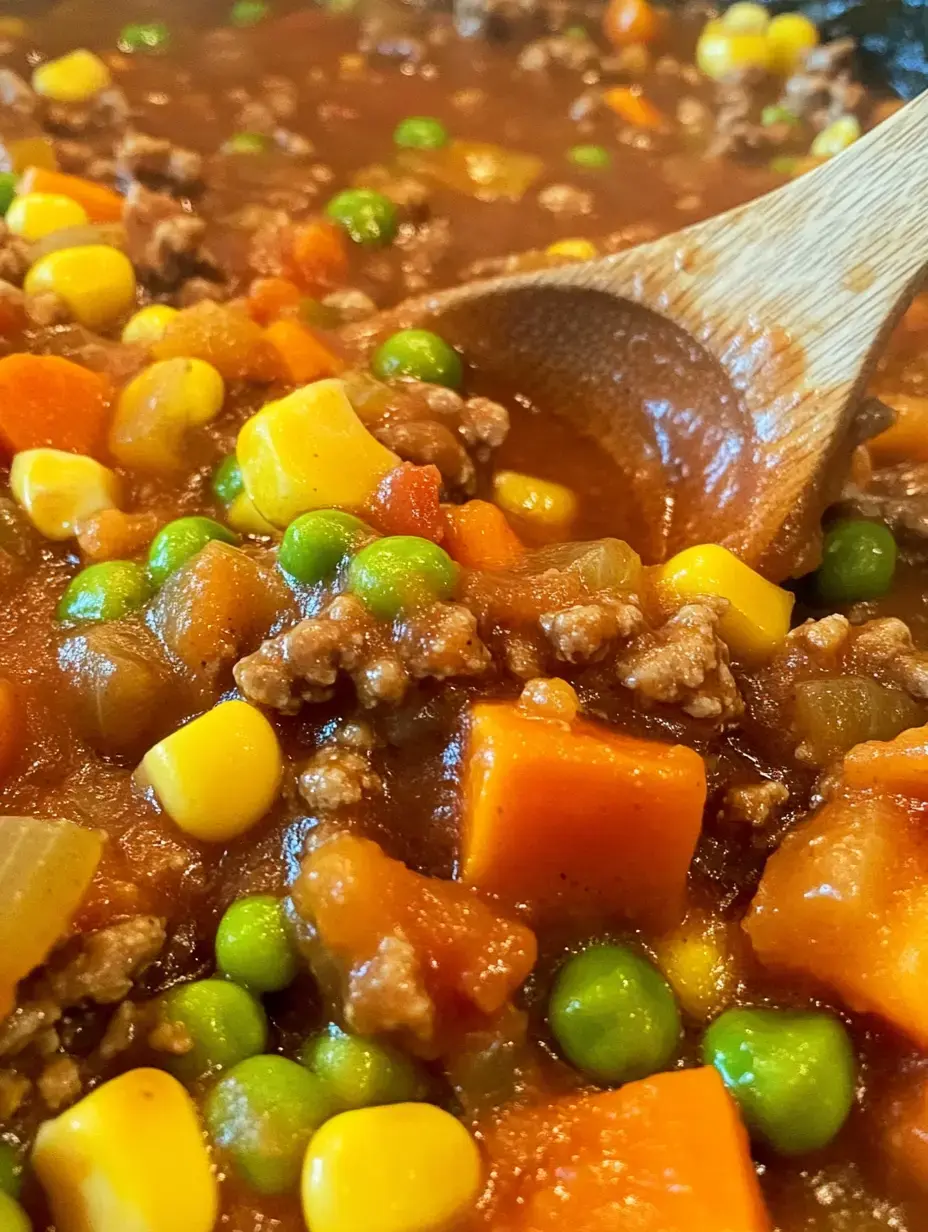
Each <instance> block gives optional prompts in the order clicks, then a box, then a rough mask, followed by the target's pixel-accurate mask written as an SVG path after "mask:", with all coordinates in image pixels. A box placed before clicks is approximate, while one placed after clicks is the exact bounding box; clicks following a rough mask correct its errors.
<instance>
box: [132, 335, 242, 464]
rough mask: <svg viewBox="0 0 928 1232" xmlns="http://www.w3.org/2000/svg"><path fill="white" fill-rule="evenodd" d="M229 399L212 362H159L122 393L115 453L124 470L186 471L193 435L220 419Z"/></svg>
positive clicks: (143, 372)
mask: <svg viewBox="0 0 928 1232" xmlns="http://www.w3.org/2000/svg"><path fill="white" fill-rule="evenodd" d="M225 396H226V389H225V384H224V383H223V379H222V377H221V376H220V375H219V373H218V372H217V371H216V369H215V368H214V367H213V365H212V364H208V363H207V362H206V360H204V359H179V358H178V359H159V360H158V361H157V362H156V363H153V364H149V366H148V367H147V368H144V369H143V370H142V371H141V372H140V373H139V374H138V376H136V377H133V379H132V380H131V381H130V382H129V384H128V385H127V386H126V387H125V389H124V390H123V391H122V393H121V394H120V395H119V401H118V403H117V405H116V414H115V415H114V416H113V422H112V424H111V426H110V433H109V447H110V452H111V453H112V455H113V457H114V458H115V459H116V461H117V462H120V463H121V464H122V465H123V466H131V467H137V468H138V469H140V470H147V471H156V472H161V471H171V470H177V469H179V468H182V467H183V466H184V465H185V464H186V461H187V458H186V453H185V441H186V437H187V434H188V432H190V430H191V429H192V428H198V427H202V425H203V424H207V423H209V421H210V420H211V419H215V417H216V416H217V415H218V414H219V412H220V410H221V409H222V404H223V401H224V399H225Z"/></svg>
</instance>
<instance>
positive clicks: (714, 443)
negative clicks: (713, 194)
mask: <svg viewBox="0 0 928 1232" xmlns="http://www.w3.org/2000/svg"><path fill="white" fill-rule="evenodd" d="M926 265H928V93H926V94H923V95H922V96H921V97H920V98H919V99H917V100H916V101H915V102H912V103H910V104H909V105H908V106H906V107H904V108H902V109H901V110H900V111H899V112H898V113H896V114H895V115H894V116H892V117H891V118H890V119H889V120H887V121H886V122H885V123H883V124H881V125H880V126H879V127H878V128H877V129H876V130H874V131H873V132H872V133H870V134H869V135H868V136H867V137H865V138H863V139H862V140H860V141H858V142H857V143H856V144H855V145H853V146H852V147H851V148H849V149H848V150H846V151H844V152H843V153H842V154H840V155H839V156H838V157H836V158H834V159H832V160H831V161H830V162H828V163H827V164H825V165H823V166H822V167H820V168H817V169H816V170H814V171H812V172H809V173H807V174H806V175H804V176H802V177H801V178H800V179H797V180H795V181H793V182H792V183H790V184H788V185H786V186H785V187H784V188H781V189H778V190H777V191H776V192H773V193H770V194H769V195H768V196H765V197H762V198H760V199H759V200H757V201H754V202H751V203H750V204H748V205H746V206H742V207H740V208H738V209H734V210H731V211H729V212H728V213H726V214H722V215H720V216H718V217H716V218H712V219H709V220H708V221H707V222H703V223H699V224H698V225H696V226H692V227H688V228H687V229H686V230H684V231H680V232H678V233H676V234H674V235H669V236H666V237H664V238H663V239H659V240H656V241H655V242H653V243H649V244H644V245H642V246H641V247H639V248H634V249H630V250H628V251H625V252H621V253H619V254H617V255H615V256H611V257H605V258H603V259H602V260H597V261H592V262H588V263H584V264H579V265H570V266H561V267H559V268H555V269H547V270H542V271H535V272H531V273H524V274H517V275H514V276H511V277H503V278H495V279H491V280H488V281H482V282H478V283H470V284H465V285H463V286H460V287H456V288H454V289H452V290H448V291H442V292H439V293H438V294H434V295H431V296H426V297H422V298H421V299H417V300H414V301H411V302H408V303H406V304H404V305H401V307H400V308H399V309H398V310H396V311H395V312H393V313H391V314H389V317H388V318H380V319H379V321H377V320H375V323H374V325H373V330H374V331H375V332H377V333H378V334H382V331H383V326H384V321H385V320H387V321H388V323H389V325H390V326H391V328H396V327H397V325H398V324H410V323H422V324H428V325H430V326H433V327H434V328H436V329H437V330H439V331H440V332H442V333H443V334H444V335H445V336H446V337H448V338H449V339H450V340H452V341H454V342H455V343H456V344H458V345H460V346H461V347H462V348H463V350H464V353H465V355H466V356H467V358H468V360H469V361H470V362H472V363H473V364H474V365H475V367H476V368H477V369H478V370H481V371H482V372H485V373H486V374H487V376H488V377H489V378H490V379H491V380H492V381H493V382H494V383H495V384H496V385H497V386H498V385H499V383H500V382H501V383H502V384H503V386H504V388H507V389H508V390H509V391H510V392H512V393H518V394H520V395H521V396H522V397H523V398H525V399H527V400H528V401H529V403H530V404H531V405H532V406H534V407H536V408H539V409H540V410H541V411H542V412H544V413H550V414H555V415H557V416H559V417H562V418H565V419H567V420H568V421H569V422H570V424H571V426H572V427H573V428H574V429H576V430H577V431H579V432H581V433H584V434H587V435H592V436H594V437H595V438H596V439H597V440H598V441H599V442H600V443H601V445H602V446H603V448H605V449H606V450H607V451H608V453H609V454H610V455H611V457H612V458H613V459H614V461H615V462H616V464H617V466H618V468H619V470H620V472H621V475H622V482H617V484H616V492H615V494H614V499H615V503H616V520H617V528H616V533H623V534H624V535H625V537H626V538H628V539H629V540H630V541H631V542H633V543H634V544H635V546H636V547H637V548H638V550H639V551H641V552H642V554H643V555H644V556H645V558H646V559H648V560H651V561H659V560H662V559H664V558H665V557H666V556H668V555H670V554H672V553H673V552H676V551H678V550H679V549H680V548H682V547H685V546H687V545H688V544H693V543H701V542H716V543H723V544H725V545H726V546H727V547H729V548H731V549H732V551H735V552H737V553H738V555H740V556H741V557H742V558H743V559H744V560H746V561H748V562H749V563H750V564H752V565H754V566H756V567H758V568H760V569H761V570H762V571H763V572H765V573H766V574H767V575H768V576H770V577H773V578H776V579H781V578H784V577H787V576H791V575H796V574H798V573H800V572H803V571H805V570H806V569H808V568H810V567H812V566H813V565H814V563H815V554H816V552H817V543H818V539H817V535H816V533H815V532H816V531H817V527H818V523H819V520H820V518H821V514H822V512H823V510H824V508H825V506H826V505H827V503H828V502H829V500H832V499H834V497H835V495H836V488H837V486H838V485H840V482H841V480H842V479H843V477H844V474H845V473H846V468H847V465H848V462H849V458H850V454H851V452H852V450H853V448H854V446H855V445H856V444H857V443H858V442H859V439H860V437H861V432H860V430H859V429H858V428H856V427H855V419H856V414H857V408H858V407H859V403H860V400H861V395H862V392H863V390H864V387H865V385H866V382H867V379H868V377H869V375H870V373H871V371H872V368H873V365H874V363H875V361H876V358H877V355H878V352H879V348H880V344H881V343H882V342H883V341H884V340H885V339H886V336H887V335H888V333H889V332H890V330H891V329H892V327H893V326H894V324H895V323H896V321H897V320H898V318H899V317H900V315H901V313H902V312H903V311H904V310H905V308H906V307H907V305H908V304H909V302H910V300H911V297H912V295H913V294H914V292H915V290H916V289H917V286H918V283H919V281H920V279H921V278H922V275H923V272H924V270H925V267H926ZM855 432H856V435H855ZM810 546H811V552H810Z"/></svg>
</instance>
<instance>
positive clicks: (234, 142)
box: [222, 133, 270, 154]
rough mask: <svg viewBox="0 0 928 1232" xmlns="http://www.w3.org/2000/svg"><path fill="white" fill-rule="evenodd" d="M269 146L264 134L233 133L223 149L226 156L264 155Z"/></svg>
mask: <svg viewBox="0 0 928 1232" xmlns="http://www.w3.org/2000/svg"><path fill="white" fill-rule="evenodd" d="M269 146H270V142H269V141H268V139H267V137H265V136H264V134H263V133H233V134H232V136H231V137H230V138H229V140H228V141H226V142H224V143H223V146H222V149H223V153H224V154H264V153H265V152H266V151H267V149H268V147H269Z"/></svg>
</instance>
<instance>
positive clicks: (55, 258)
mask: <svg viewBox="0 0 928 1232" xmlns="http://www.w3.org/2000/svg"><path fill="white" fill-rule="evenodd" d="M23 286H24V288H25V290H26V294H27V295H39V294H41V293H42V292H43V291H54V292H55V294H56V295H59V296H60V297H61V298H62V299H63V300H64V302H65V303H66V304H67V305H68V307H69V308H70V309H71V312H72V313H73V314H74V316H75V318H76V319H77V320H78V321H80V323H81V325H86V326H87V328H88V329H95V330H104V329H108V328H109V327H110V326H112V325H114V324H115V323H116V322H117V321H118V320H119V318H120V317H121V316H123V314H124V313H126V312H128V311H129V309H130V308H131V307H132V306H133V304H134V303H135V271H134V270H133V268H132V262H131V261H130V260H129V258H128V257H127V256H126V254H125V253H124V252H120V251H119V249H118V248H110V247H109V246H108V245H106V244H87V245H86V246H85V247H83V248H59V249H58V251H57V252H50V253H47V254H46V255H45V256H44V257H40V258H39V260H38V261H36V263H35V265H33V267H32V268H31V269H30V271H29V273H28V274H27V275H26V281H25V283H24V284H23Z"/></svg>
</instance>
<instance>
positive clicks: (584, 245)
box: [545, 239, 599, 261]
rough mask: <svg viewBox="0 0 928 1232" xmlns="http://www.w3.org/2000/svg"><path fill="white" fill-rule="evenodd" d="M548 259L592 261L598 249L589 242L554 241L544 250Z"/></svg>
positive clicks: (579, 240)
mask: <svg viewBox="0 0 928 1232" xmlns="http://www.w3.org/2000/svg"><path fill="white" fill-rule="evenodd" d="M545 253H546V255H547V256H549V257H563V258H564V260H566V261H592V260H593V259H594V258H595V257H598V256H599V249H598V248H597V247H596V245H595V244H594V243H592V242H591V241H590V240H581V239H573V240H556V241H555V242H554V243H553V244H549V245H548V247H547V248H546V249H545Z"/></svg>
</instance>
